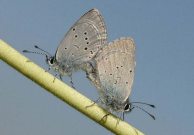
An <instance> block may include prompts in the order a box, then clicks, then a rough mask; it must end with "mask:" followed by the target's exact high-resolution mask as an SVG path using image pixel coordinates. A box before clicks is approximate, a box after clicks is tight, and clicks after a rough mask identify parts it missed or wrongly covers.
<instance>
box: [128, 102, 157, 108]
mask: <svg viewBox="0 0 194 135" xmlns="http://www.w3.org/2000/svg"><path fill="white" fill-rule="evenodd" d="M131 103H132V104H134V103H136V104H143V105H148V106H150V107H152V108H155V107H156V106H155V105H152V104H148V103H145V102H131Z"/></svg>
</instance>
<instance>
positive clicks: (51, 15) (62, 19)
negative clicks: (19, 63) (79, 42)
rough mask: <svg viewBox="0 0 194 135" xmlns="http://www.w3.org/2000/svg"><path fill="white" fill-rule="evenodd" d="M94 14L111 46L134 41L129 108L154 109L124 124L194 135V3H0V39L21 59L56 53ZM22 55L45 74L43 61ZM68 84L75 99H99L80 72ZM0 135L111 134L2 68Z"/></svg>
mask: <svg viewBox="0 0 194 135" xmlns="http://www.w3.org/2000/svg"><path fill="white" fill-rule="evenodd" d="M93 7H96V8H98V9H99V10H100V11H101V13H102V15H103V16H104V19H105V22H106V26H107V30H108V37H109V41H112V40H114V39H116V38H119V37H122V36H131V37H133V38H134V40H135V43H136V48H137V49H136V61H137V68H136V74H135V81H134V87H133V92H132V94H131V96H130V97H131V99H132V101H145V102H148V103H153V104H155V105H156V106H157V108H156V109H149V108H146V109H147V110H148V111H149V112H151V113H153V114H155V116H156V120H155V121H154V120H152V119H151V118H150V117H149V116H147V115H146V114H145V113H143V112H142V111H141V110H137V109H135V110H133V112H131V113H130V114H128V115H127V116H126V121H127V122H129V123H130V124H132V125H134V126H135V127H136V128H138V129H140V130H141V131H143V132H144V133H145V134H147V135H156V134H157V135H187V134H194V116H193V114H194V100H193V96H194V43H193V41H194V2H193V1H192V0H185V1H183V0H171V1H167V0H166V1H165V0H160V1H159V0H158V1H155V0H152V1H147V0H146V1H140V0H136V1H135V0H131V1H129V0H125V1H111V0H109V1H104V0H98V1H89V0H83V1H71V0H70V1H65V0H50V1H48V0H37V1H35V0H17V1H14V0H12V1H11V0H0V38H2V39H3V40H5V41H6V42H8V43H9V44H11V45H12V46H13V47H14V48H15V49H17V50H18V51H20V52H22V50H23V49H34V48H33V45H34V44H38V45H39V46H41V47H42V48H45V49H46V50H47V51H49V52H51V53H53V54H54V53H55V50H56V48H57V46H58V44H59V42H60V41H61V39H62V38H63V36H64V34H65V33H66V32H67V31H68V29H69V28H70V27H71V25H72V24H73V23H74V22H75V21H76V20H77V19H78V18H79V17H80V16H81V15H82V14H84V13H85V12H87V11H88V10H89V9H91V8H93ZM25 55H26V56H28V57H29V58H31V59H32V60H34V61H35V62H36V63H37V64H39V65H40V66H42V67H43V68H45V69H47V65H46V64H45V63H44V57H42V56H39V55H33V54H25ZM73 78H74V82H75V85H76V87H77V89H78V91H79V92H81V93H83V94H84V95H86V96H87V97H89V98H90V99H92V100H95V99H97V97H98V95H97V92H96V90H95V87H94V86H92V85H91V84H90V83H89V82H88V80H87V79H86V78H85V74H84V73H83V72H77V73H75V74H74V75H73ZM65 81H66V82H69V80H68V79H65ZM0 134H1V135H35V134H37V135H53V134H57V135H62V134H63V135H65V134H66V135H67V134H71V135H75V134H88V135H89V134H93V135H99V134H101V135H107V134H111V133H110V132H109V131H107V130H106V129H104V128H103V127H101V126H99V125H98V124H96V123H95V122H93V121H91V120H90V119H88V118H87V117H85V116H83V115H82V114H81V113H79V112H77V111H76V110H74V109H73V108H71V107H70V106H68V105H67V104H65V103H63V102H62V101H60V100H59V99H57V98H56V97H54V96H53V95H51V94H50V93H48V92H46V91H45V90H43V89H42V88H40V87H39V86H37V85H36V84H35V83H33V82H32V81H30V80H28V79H27V78H25V77H24V76H22V75H21V74H19V73H18V72H16V71H15V70H14V69H12V68H11V67H10V66H8V65H7V64H5V63H4V62H2V61H0Z"/></svg>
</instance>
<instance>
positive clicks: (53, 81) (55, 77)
mask: <svg viewBox="0 0 194 135" xmlns="http://www.w3.org/2000/svg"><path fill="white" fill-rule="evenodd" d="M57 75H58V74H55V77H54V79H53V83H54V82H55V79H56V77H57Z"/></svg>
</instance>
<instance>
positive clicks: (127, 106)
mask: <svg viewBox="0 0 194 135" xmlns="http://www.w3.org/2000/svg"><path fill="white" fill-rule="evenodd" d="M124 110H125V111H126V112H128V111H129V110H130V105H129V104H126V105H125V108H124Z"/></svg>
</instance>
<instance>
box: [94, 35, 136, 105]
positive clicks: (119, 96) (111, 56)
mask: <svg viewBox="0 0 194 135" xmlns="http://www.w3.org/2000/svg"><path fill="white" fill-rule="evenodd" d="M96 64H97V74H98V77H99V78H98V79H99V82H100V85H101V86H100V87H101V89H100V91H99V93H100V95H102V96H104V95H109V96H111V97H113V98H115V99H116V100H117V101H118V102H120V103H123V102H124V101H126V100H127V98H128V97H129V95H130V93H131V88H132V84H133V79H134V70H135V45H134V42H133V40H132V39H131V38H122V39H119V40H115V41H114V42H112V43H109V45H108V46H105V47H104V48H103V50H102V51H101V52H100V53H99V54H98V55H97V57H96ZM102 98H103V97H102ZM104 98H106V97H104Z"/></svg>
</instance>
